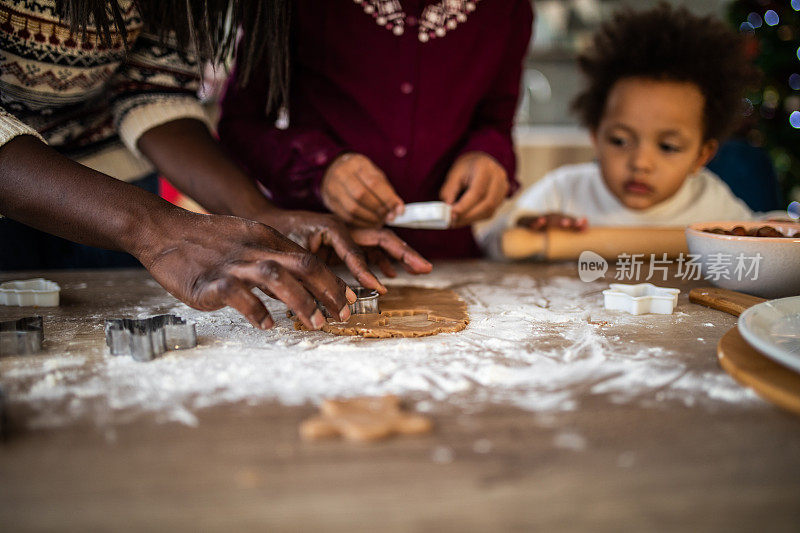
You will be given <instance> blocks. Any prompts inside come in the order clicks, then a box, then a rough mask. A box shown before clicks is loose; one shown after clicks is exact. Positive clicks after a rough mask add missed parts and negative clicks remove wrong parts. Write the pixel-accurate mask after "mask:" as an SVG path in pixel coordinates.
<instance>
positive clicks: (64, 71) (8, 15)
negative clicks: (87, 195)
mask: <svg viewBox="0 0 800 533" xmlns="http://www.w3.org/2000/svg"><path fill="white" fill-rule="evenodd" d="M120 4H121V7H122V8H123V13H124V21H125V26H126V28H127V30H128V47H127V49H126V47H125V46H124V44H123V41H122V37H121V35H120V34H119V33H112V41H111V43H110V44H109V45H108V46H104V45H103V44H102V43H101V42H100V39H99V38H98V34H97V33H96V32H95V31H93V30H94V28H91V27H90V28H88V30H87V32H86V33H85V35H84V34H82V33H79V34H74V33H72V32H70V29H69V23H68V22H66V21H63V20H61V19H60V18H59V17H58V16H57V14H56V10H55V2H53V1H52V0H0V146H2V145H3V144H5V143H6V142H8V141H10V140H11V139H13V138H14V137H16V136H17V135H26V134H29V135H36V136H37V137H39V138H40V139H42V140H44V141H45V142H47V143H48V144H49V145H50V146H52V147H53V148H55V149H57V150H59V151H60V152H61V153H63V154H64V155H66V156H68V157H71V158H72V159H75V160H76V161H78V162H80V163H83V164H85V165H87V166H89V167H91V168H93V169H95V170H98V171H100V172H103V173H106V174H108V175H110V176H113V177H115V178H118V179H121V180H125V181H131V180H135V179H137V178H140V177H142V176H144V175H146V174H147V173H149V172H151V171H152V166H151V165H150V163H149V162H148V161H146V160H145V159H144V158H143V156H141V154H139V152H138V151H137V149H136V142H137V140H138V139H139V137H140V136H141V135H142V134H143V133H144V132H145V131H147V130H148V129H150V128H153V127H155V126H158V125H160V124H164V123H167V122H170V121H172V120H176V119H179V118H196V119H199V120H202V121H206V122H207V118H206V114H205V112H204V110H203V107H202V106H201V105H200V103H199V101H198V100H197V97H196V93H197V89H198V86H199V76H198V69H197V64H196V61H195V59H194V58H193V57H191V56H187V55H185V54H180V53H179V51H178V49H177V48H176V47H175V46H167V45H161V44H159V43H158V42H157V40H156V39H155V37H154V36H151V35H147V34H143V33H142V21H141V18H140V16H139V13H138V11H137V10H136V8H135V6H134V5H133V2H132V1H123V2H120Z"/></svg>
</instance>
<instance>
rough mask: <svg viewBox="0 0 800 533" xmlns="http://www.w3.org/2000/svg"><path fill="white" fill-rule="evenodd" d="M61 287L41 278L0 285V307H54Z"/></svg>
mask: <svg viewBox="0 0 800 533" xmlns="http://www.w3.org/2000/svg"><path fill="white" fill-rule="evenodd" d="M60 293H61V287H59V286H58V283H56V282H54V281H50V280H46V279H43V278H35V279H26V280H21V281H7V282H5V283H0V305H18V306H20V307H26V306H31V305H35V306H38V307H56V306H57V305H58V297H59V294H60Z"/></svg>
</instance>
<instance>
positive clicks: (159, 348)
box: [105, 315, 197, 361]
mask: <svg viewBox="0 0 800 533" xmlns="http://www.w3.org/2000/svg"><path fill="white" fill-rule="evenodd" d="M105 330H106V345H107V346H108V350H109V352H110V353H111V355H130V356H132V357H133V358H134V359H135V360H137V361H152V360H153V359H155V358H156V357H158V356H159V355H161V354H162V353H164V352H166V351H167V350H185V349H187V348H194V347H195V346H197V331H196V329H195V324H194V322H187V321H186V320H184V319H182V318H181V317H179V316H176V315H157V316H151V317H149V318H138V319H136V318H110V319H107V320H106V326H105Z"/></svg>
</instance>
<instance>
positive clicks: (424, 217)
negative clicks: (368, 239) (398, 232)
mask: <svg viewBox="0 0 800 533" xmlns="http://www.w3.org/2000/svg"><path fill="white" fill-rule="evenodd" d="M450 216H451V208H450V204H446V203H444V202H414V203H410V204H406V205H405V211H403V214H402V215H398V216H396V217H395V218H394V220H392V221H390V222H387V223H386V224H387V225H388V226H394V227H397V228H414V229H447V228H449V227H450Z"/></svg>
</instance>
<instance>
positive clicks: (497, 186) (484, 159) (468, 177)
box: [439, 152, 508, 227]
mask: <svg viewBox="0 0 800 533" xmlns="http://www.w3.org/2000/svg"><path fill="white" fill-rule="evenodd" d="M506 193H508V176H507V175H506V171H505V169H504V168H503V167H502V166H501V165H500V163H498V162H497V161H496V160H495V159H494V158H493V157H491V156H490V155H488V154H486V153H483V152H467V153H465V154H463V155H461V156H460V157H459V158H458V159H456V161H455V163H453V166H452V167H451V168H450V172H448V173H447V178H445V182H444V186H442V190H441V191H440V193H439V197H440V198H441V200H442V201H443V202H447V203H448V204H450V205H452V206H453V210H452V212H453V215H452V216H453V219H452V222H451V225H452V226H453V227H459V226H467V225H469V224H472V223H473V222H476V221H478V220H483V219H486V218H489V217H490V216H492V215H493V214H494V212H495V210H496V209H497V207H498V206H499V205H500V203H501V202H502V201H503V199H504V198H505V197H506Z"/></svg>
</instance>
